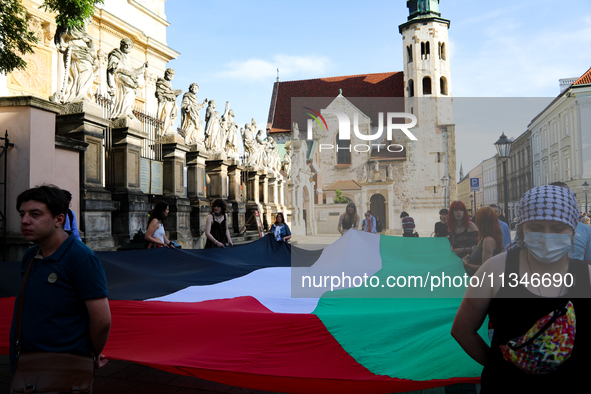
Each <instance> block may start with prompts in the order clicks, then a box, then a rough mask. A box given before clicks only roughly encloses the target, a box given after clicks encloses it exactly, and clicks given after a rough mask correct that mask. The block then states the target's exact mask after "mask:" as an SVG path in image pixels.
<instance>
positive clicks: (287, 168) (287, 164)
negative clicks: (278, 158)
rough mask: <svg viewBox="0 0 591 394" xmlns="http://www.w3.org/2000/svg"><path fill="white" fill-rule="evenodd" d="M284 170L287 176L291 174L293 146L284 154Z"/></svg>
mask: <svg viewBox="0 0 591 394" xmlns="http://www.w3.org/2000/svg"><path fill="white" fill-rule="evenodd" d="M283 171H284V172H285V173H286V174H287V178H289V177H290V176H291V146H289V147H288V148H287V149H286V150H285V156H283Z"/></svg>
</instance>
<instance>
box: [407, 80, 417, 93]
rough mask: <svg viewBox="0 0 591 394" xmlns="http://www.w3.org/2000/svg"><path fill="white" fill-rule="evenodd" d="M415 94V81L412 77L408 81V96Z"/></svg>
mask: <svg viewBox="0 0 591 394" xmlns="http://www.w3.org/2000/svg"><path fill="white" fill-rule="evenodd" d="M414 96H415V81H413V80H412V79H411V80H409V81H408V97H414Z"/></svg>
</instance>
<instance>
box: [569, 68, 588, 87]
mask: <svg viewBox="0 0 591 394" xmlns="http://www.w3.org/2000/svg"><path fill="white" fill-rule="evenodd" d="M590 83H591V68H590V69H589V70H587V72H586V73H585V74H583V75H582V76H581V78H579V79H577V80H576V81H575V82H574V83H573V85H587V84H590Z"/></svg>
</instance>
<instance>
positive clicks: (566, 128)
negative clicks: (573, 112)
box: [564, 114, 568, 137]
mask: <svg viewBox="0 0 591 394" xmlns="http://www.w3.org/2000/svg"><path fill="white" fill-rule="evenodd" d="M564 132H565V133H566V136H567V137H568V114H566V116H565V117H564Z"/></svg>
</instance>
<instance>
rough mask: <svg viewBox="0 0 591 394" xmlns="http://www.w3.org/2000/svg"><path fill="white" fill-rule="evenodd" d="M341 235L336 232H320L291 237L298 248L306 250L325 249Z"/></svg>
mask: <svg viewBox="0 0 591 394" xmlns="http://www.w3.org/2000/svg"><path fill="white" fill-rule="evenodd" d="M340 237H341V236H340V235H338V234H336V235H332V234H320V235H298V236H294V237H292V238H291V241H292V243H293V244H295V246H297V247H298V248H302V249H306V250H317V249H324V248H326V247H327V246H328V245H330V244H332V243H333V242H335V241H336V240H337V239H339V238H340Z"/></svg>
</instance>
